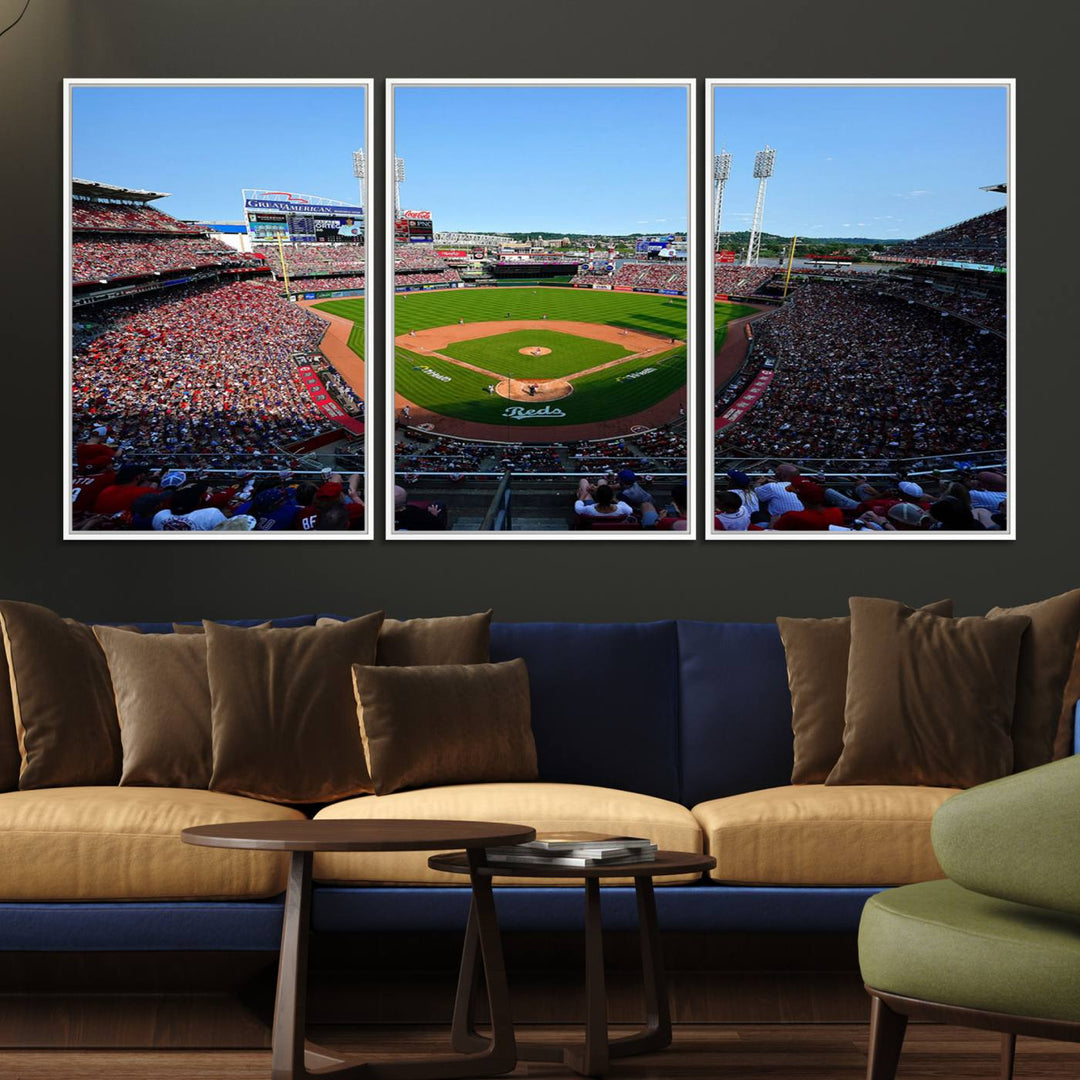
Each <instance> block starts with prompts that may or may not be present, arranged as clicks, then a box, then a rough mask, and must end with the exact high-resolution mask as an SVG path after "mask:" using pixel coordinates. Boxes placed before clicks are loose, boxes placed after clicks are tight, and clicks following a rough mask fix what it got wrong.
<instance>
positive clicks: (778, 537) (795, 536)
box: [703, 78, 1018, 543]
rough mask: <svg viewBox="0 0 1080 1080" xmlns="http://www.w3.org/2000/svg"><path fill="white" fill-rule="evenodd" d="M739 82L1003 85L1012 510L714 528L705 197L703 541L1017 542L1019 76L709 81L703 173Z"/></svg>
mask: <svg viewBox="0 0 1080 1080" xmlns="http://www.w3.org/2000/svg"><path fill="white" fill-rule="evenodd" d="M738 86H757V87H768V86H783V87H789V88H790V87H798V86H818V87H821V86H955V87H965V86H967V87H972V86H983V87H995V86H996V87H1001V88H1003V89H1005V90H1006V97H1007V105H1006V126H1007V133H1006V134H1007V138H1006V183H1007V184H1008V201H1007V203H1006V222H1007V226H1006V228H1007V231H1008V235H1007V253H1008V254H1007V259H1008V273H1007V277H1008V280H1007V282H1006V286H1007V289H1008V311H1007V317H1006V334H1007V364H1008V372H1007V375H1006V380H1007V386H1008V417H1007V435H1006V438H1007V446H1006V448H1005V450H1006V460H1007V472H1008V477H1009V493H1008V494H1009V500H1008V502H1009V514H1008V528H1007V529H1001V530H996V531H990V530H987V531H985V532H946V531H944V530H936V529H935V530H932V531H929V532H900V531H896V532H892V531H883V532H877V531H866V530H860V531H857V532H784V531H781V532H775V531H769V532H725V531H723V530H722V529H717V528H716V527H715V516H714V510H713V499H714V492H715V490H716V454H715V450H714V439H713V418H714V415H713V408H714V405H713V403H714V401H715V398H716V386H715V381H716V379H715V376H716V370H715V335H714V326H713V322H714V315H715V311H716V308H715V301H714V297H715V295H716V289H715V275H714V270H715V266H716V264H715V260H714V259H713V255H712V237H713V229H714V221H713V202H712V199H711V198H709V199H707V207H706V222H707V226H706V236H707V244H706V246H707V247H708V249H709V250H708V252H707V253H706V260H705V262H706V265H705V297H706V308H705V324H704V333H705V401H704V409H703V412H704V415H705V458H706V462H705V470H704V473H705V484H706V487H705V505H704V513H705V539H706V540H726V541H739V540H743V541H750V542H754V541H798V540H819V541H820V540H839V541H844V540H849V541H863V542H868V543H880V542H881V541H890V540H892V541H903V540H921V541H929V540H969V541H970V540H1015V539H1016V520H1017V505H1018V504H1017V498H1016V479H1017V457H1016V227H1015V223H1016V183H1015V180H1016V79H1014V78H1001V79H989V78H988V79H719V78H716V79H706V80H705V162H706V163H707V166H708V169H707V171H703V175H707V176H709V177H711V176H712V161H713V155H714V154H715V153H716V145H715V143H716V123H715V120H716V117H715V108H716V90H717V88H721V87H738Z"/></svg>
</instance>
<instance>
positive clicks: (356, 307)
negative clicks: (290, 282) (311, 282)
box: [315, 296, 364, 360]
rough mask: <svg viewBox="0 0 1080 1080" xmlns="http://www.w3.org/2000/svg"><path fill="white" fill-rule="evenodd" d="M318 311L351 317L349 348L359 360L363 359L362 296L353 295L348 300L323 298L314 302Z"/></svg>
mask: <svg viewBox="0 0 1080 1080" xmlns="http://www.w3.org/2000/svg"><path fill="white" fill-rule="evenodd" d="M315 307H317V308H318V309H319V310H320V311H328V312H330V314H331V315H340V316H341V317H342V318H343V319H352V323H353V328H352V329H351V330H350V331H349V348H350V349H352V351H353V352H354V353H356V355H357V356H359V357H360V359H361V360H363V359H364V298H363V297H362V296H354V297H352V298H351V299H349V300H325V301H324V302H323V303H321V304H316V305H315Z"/></svg>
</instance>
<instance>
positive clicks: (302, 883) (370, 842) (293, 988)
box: [180, 819, 536, 1080]
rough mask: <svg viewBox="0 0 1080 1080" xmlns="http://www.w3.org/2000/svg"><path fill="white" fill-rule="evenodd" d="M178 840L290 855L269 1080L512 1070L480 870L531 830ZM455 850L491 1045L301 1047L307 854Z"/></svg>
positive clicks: (446, 827) (390, 823)
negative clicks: (442, 1053) (361, 1051)
mask: <svg viewBox="0 0 1080 1080" xmlns="http://www.w3.org/2000/svg"><path fill="white" fill-rule="evenodd" d="M180 836H181V838H182V839H183V840H184V841H186V842H187V843H189V844H201V845H203V846H204V847H218V848H246V849H255V850H258V851H288V852H290V853H291V856H292V857H291V860H290V863H289V884H288V889H287V891H286V893H285V918H284V923H283V925H282V931H281V954H280V958H279V961H278V982H277V996H276V998H275V1000H274V1034H273V1044H272V1051H271V1066H270V1075H271V1077H272V1080H310V1078H314V1077H317V1076H327V1075H331V1074H332V1075H334V1076H337V1077H341V1078H342V1080H344V1078H351V1080H361V1078H363V1080H456V1078H459V1077H469V1076H501V1075H502V1074H503V1073H508V1072H510V1071H511V1070H512V1069H513V1068H514V1066H515V1065H516V1064H517V1052H516V1049H515V1046H514V1026H513V1022H512V1021H511V1017H510V1003H509V994H508V992H507V988H506V971H505V968H504V966H503V956H502V943H501V941H500V939H499V926H498V922H497V920H496V916H495V900H494V897H493V896H492V892H491V875H490V874H487V873H484V872H483V871H482V866H483V849H484V848H486V847H494V846H499V845H503V844H522V843H525V842H526V841H529V840H532V839H533V838H534V837H535V836H536V831H535V830H534V829H530V828H528V827H527V826H525V825H507V824H503V823H500V822H493V821H422V820H421V821H410V820H398V819H384V820H368V821H355V820H354V821H348V820H339V821H249V822H239V823H236V824H226V825H199V826H196V827H194V828H191V829H184V831H183V832H182V833H181V834H180ZM455 848H465V849H466V850H465V854H463V855H462V856H461V859H462V860H463V862H462V864H461V865H462V866H463V867H464V869H462V870H459V871H456V872H458V873H465V874H468V875H469V877H470V880H471V883H472V890H473V894H472V907H471V909H470V917H469V928H470V933H472V934H473V935H474V940H475V939H478V940H479V943H480V952H481V954H482V959H483V970H484V980H485V983H486V985H487V997H488V1006H489V1008H490V1010H491V1027H492V1037H491V1039H490V1040H484V1045H483V1046H482V1047H478V1048H477V1050H476V1052H472V1051H465V1052H464V1053H461V1054H457V1055H455V1056H452V1057H427V1058H423V1059H420V1060H416V1061H395V1062H393V1063H389V1064H373V1063H365V1062H361V1061H358V1060H357V1059H355V1058H352V1057H341V1056H335V1055H333V1054H330V1053H327V1052H326V1051H324V1050H322V1049H320V1048H318V1047H314V1046H312V1045H311V1044H307V1043H306V1042H305V1039H304V1028H305V1021H306V1007H305V1006H306V1002H307V960H308V929H309V924H310V912H311V863H312V856H313V854H314V852H316V851H448V850H452V849H455ZM455 1049H456V1047H455Z"/></svg>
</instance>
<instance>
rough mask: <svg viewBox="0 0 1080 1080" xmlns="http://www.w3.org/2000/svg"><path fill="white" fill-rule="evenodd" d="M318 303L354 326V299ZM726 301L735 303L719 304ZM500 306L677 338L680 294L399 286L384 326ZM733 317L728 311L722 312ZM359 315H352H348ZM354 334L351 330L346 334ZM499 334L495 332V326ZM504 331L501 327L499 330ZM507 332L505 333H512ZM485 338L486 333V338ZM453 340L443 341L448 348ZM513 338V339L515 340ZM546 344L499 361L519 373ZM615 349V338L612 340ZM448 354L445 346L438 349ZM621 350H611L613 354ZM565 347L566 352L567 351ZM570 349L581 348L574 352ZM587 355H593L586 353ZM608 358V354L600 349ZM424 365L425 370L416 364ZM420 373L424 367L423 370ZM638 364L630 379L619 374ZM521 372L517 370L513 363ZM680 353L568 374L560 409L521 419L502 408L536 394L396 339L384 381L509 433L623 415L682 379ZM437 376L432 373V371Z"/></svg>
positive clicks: (481, 313)
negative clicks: (390, 377)
mask: <svg viewBox="0 0 1080 1080" xmlns="http://www.w3.org/2000/svg"><path fill="white" fill-rule="evenodd" d="M318 306H319V307H320V308H321V309H323V310H324V311H329V312H332V313H333V314H335V315H340V316H342V317H344V318H347V319H352V320H353V321H354V322H357V328H358V329H360V328H362V326H363V311H364V309H363V301H362V300H356V299H346V300H327V301H325V302H323V303H320V304H319V305H318ZM729 306H730V307H731V308H732V309H736V308H739V307H740V306H741V305H737V304H732V305H729ZM508 315H509V318H511V319H542V318H543V317H544V315H547V317H548V318H549V319H567V320H572V321H574V322H586V323H596V324H599V325H604V326H625V327H627V328H628V329H631V330H643V331H647V332H650V333H653V334H662V335H663V336H665V337H674V338H678V339H679V340H681V341H685V340H686V336H687V330H686V318H687V312H686V299H685V297H681V296H672V297H669V296H655V295H652V294H650V293H617V292H607V291H601V290H591V289H544V288H537V289H531V288H515V289H446V290H437V291H432V292H416V293H409V294H407V295H405V294H399V295H398V296H397V297H396V300H395V304H394V334H395V336H397V335H400V334H407V333H408V332H409V331H410V330H426V329H428V328H429V327H433V326H450V325H453V324H455V323H457V322H458V320H459V319H464V320H465V322H467V323H469V322H495V321H498V320H499V319H504V318H506V317H507V316H508ZM732 317H735V316H732ZM358 320H359V321H358ZM537 333H551V334H553V336H559V337H564V336H568V337H570V339H571V340H572V341H573V342H574V343H575V345H574V347H575V348H578V343H580V345H581V346H584V347H586V348H588V349H590V350H591V349H593V348H594V347H596V346H600V347H601V348H609V349H610V348H613V347H614V346H609V345H607V344H606V343H604V342H593V341H591V340H588V339H581V338H577V337H575V336H574V335H562V334H559V333H558V332H556V331H539V332H526V335H525V336H526V337H527V338H528V340H527V341H524V342H523V344H524V345H526V346H527V345H530V344H540V342H539V340H538V339H537ZM356 336H357V335H353V337H356ZM499 336H500V338H501V337H502V335H499ZM508 336H509V335H508ZM514 336H517V335H516V332H515V335H514ZM353 337H350V342H349V344H350V345H351V346H352V348H353V350H354V351H355V352H357V353H358V354H359V355H363V354H362V348H363V345H362V341H360V340H357V342H356V343H355V344H354V343H353ZM484 340H485V339H477V340H475V341H474V342H471V343H466V344H467V345H470V344H471V345H482V344H483V343H484ZM486 340H487V341H492V340H495V339H493V338H488V339H486ZM461 344H462V343H461V342H458V343H457V344H456V345H453V346H451V347H450V349H455V350H456V349H458V348H459V347H460V346H461ZM521 347H522V345H518V346H517V348H521ZM546 347H548V348H552V353H551V355H550V356H545V357H535V358H533V359H532V360H531V361H530V358H528V357H525V356H521V355H520V354H518V353H517V351H516V350H511V356H512V357H513V358H514V359H513V360H512V361H511V363H510V364H509V365H506V368H508V369H509V372H510V373H511V374H512V375H514V376H519V371H518V366H517V363H518V362H519V361H520V362H521V363H522V364H524V363H533V362H538V361H544V360H550V359H552V358H553V357H555V356H556V353H555V350H554V348H553V347H552V346H551V345H548V346H546ZM614 348H617V347H614ZM446 351H447V354H448V355H450V350H449V349H448V350H446ZM620 354H621V355H624V356H625V355H629V354H627V353H626V352H625V350H621V349H620V350H619V352H618V353H616V354H615V355H616V356H618V355H620ZM454 355H457V356H458V357H459V358H460V359H468V360H469V361H470V362H471V363H477V364H479V366H481V367H486V368H488V370H491V371H496V370H505V369H504V368H501V367H500V368H496V367H494V366H492V364H490V363H483V362H481V361H479V360H477V359H473V358H472V357H471V356H470V357H465V356H461V355H460V354H457V353H455V354H454ZM568 355H569V354H568ZM578 355H581V354H580V352H579V353H578ZM593 355H596V354H593ZM607 358H608V359H612V358H614V357H612V356H611V355H610V354H609V356H608V357H607ZM604 362H605V361H604V359H596V360H594V361H592V362H591V363H584V364H583V363H577V362H575V363H574V364H573V366H571V367H564V368H562V369H561V371H562V374H570V373H573V372H574V371H580V370H581V369H582V368H583V367H593V366H595V365H596V364H599V363H604ZM425 368H426V369H427V371H425V370H424V369H425ZM430 372H434V373H435V374H434V375H432V374H430ZM638 372H646V373H645V374H643V375H638V377H637V378H628V377H627V376H632V375H637V373H638ZM521 373H522V374H526V372H524V371H522V372H521ZM527 374H535V375H536V377H537V378H554V377H557V375H555V374H547V375H543V374H541V371H540V370H539V369H538V368H531V369H530V370H529V372H528V373H527ZM686 374H687V359H686V347H685V346H682V345H680V346H675V347H673V348H672V349H671V350H669V351H668V352H666V353H662V354H660V355H657V356H653V357H650V358H648V359H643V360H635V361H628V362H627V363H625V364H619V365H617V366H615V367H613V368H608V369H606V370H604V371H600V372H596V373H595V374H593V375H586V376H584V377H582V378H581V379H575V380H574V384H573V385H574V392H573V393H572V394H570V395H569V396H568V397H565V398H561V399H559V400H558V401H553V402H550V403H547V404H550V406H551V408H552V409H557V410H560V411H561V412H562V413H563V414H564V415H563V416H550V415H549V416H542V417H534V418H528V419H520V420H511V419H510V418H508V417H506V416H505V415H504V413H505V410H506V409H507V408H510V407H513V406H519V407H521V408H526V409H528V408H533V407H536V408H542V407H543V406H544V404H545V403H543V402H538V403H537V405H536V406H531V405H530V404H529V403H528V402H527V401H524V402H512V401H508V400H507V399H506V398H502V397H499V396H497V395H493V394H488V393H487V392H486V388H487V386H488V385H489V384H490V383H491V379H490V378H489V377H488V376H484V375H480V374H478V373H476V372H474V371H468V370H466V369H464V368H462V367H459V366H458V365H457V364H452V363H449V362H448V361H442V360H438V359H435V358H433V357H430V356H425V355H421V354H419V353H414V352H412V351H410V350H409V349H405V348H401V347H397V348H396V349H395V354H394V387H395V389H396V390H397V392H398V393H400V394H402V395H403V396H404V397H406V398H408V399H409V400H410V401H413V402H415V403H416V404H417V405H419V406H421V407H423V408H427V409H431V410H432V412H437V413H441V414H443V415H445V416H454V417H458V418H459V419H462V420H472V421H474V422H476V423H481V424H492V425H496V426H498V427H500V428H501V429H503V432H509V433H510V434H511V437H512V433H513V432H514V431H521V430H528V429H529V428H530V427H555V426H562V425H567V424H590V423H598V422H600V421H603V420H613V419H617V418H618V417H620V416H630V415H633V414H634V413H637V412H641V411H642V410H644V409H647V408H649V407H650V406H652V405H655V404H656V403H657V402H659V401H663V400H664V399H665V398H666V397H668V396H669V395H670V394H673V393H674V392H675V391H677V390H679V389H680V388H681V387H683V386H685V385H686ZM436 376H441V377H436ZM498 437H500V438H501V437H503V433H502V432H500V433H499V436H498Z"/></svg>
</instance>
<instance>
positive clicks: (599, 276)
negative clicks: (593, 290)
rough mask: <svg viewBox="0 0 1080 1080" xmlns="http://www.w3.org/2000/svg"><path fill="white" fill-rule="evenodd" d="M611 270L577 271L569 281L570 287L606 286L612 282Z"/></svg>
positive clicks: (613, 275) (613, 273) (612, 272)
mask: <svg viewBox="0 0 1080 1080" xmlns="http://www.w3.org/2000/svg"><path fill="white" fill-rule="evenodd" d="M614 277H615V272H614V271H613V270H579V271H578V272H577V273H576V274H575V275H574V276H573V277H572V278H571V279H570V284H571V285H607V286H609V287H610V286H611V285H612V284H613V282H614Z"/></svg>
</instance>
